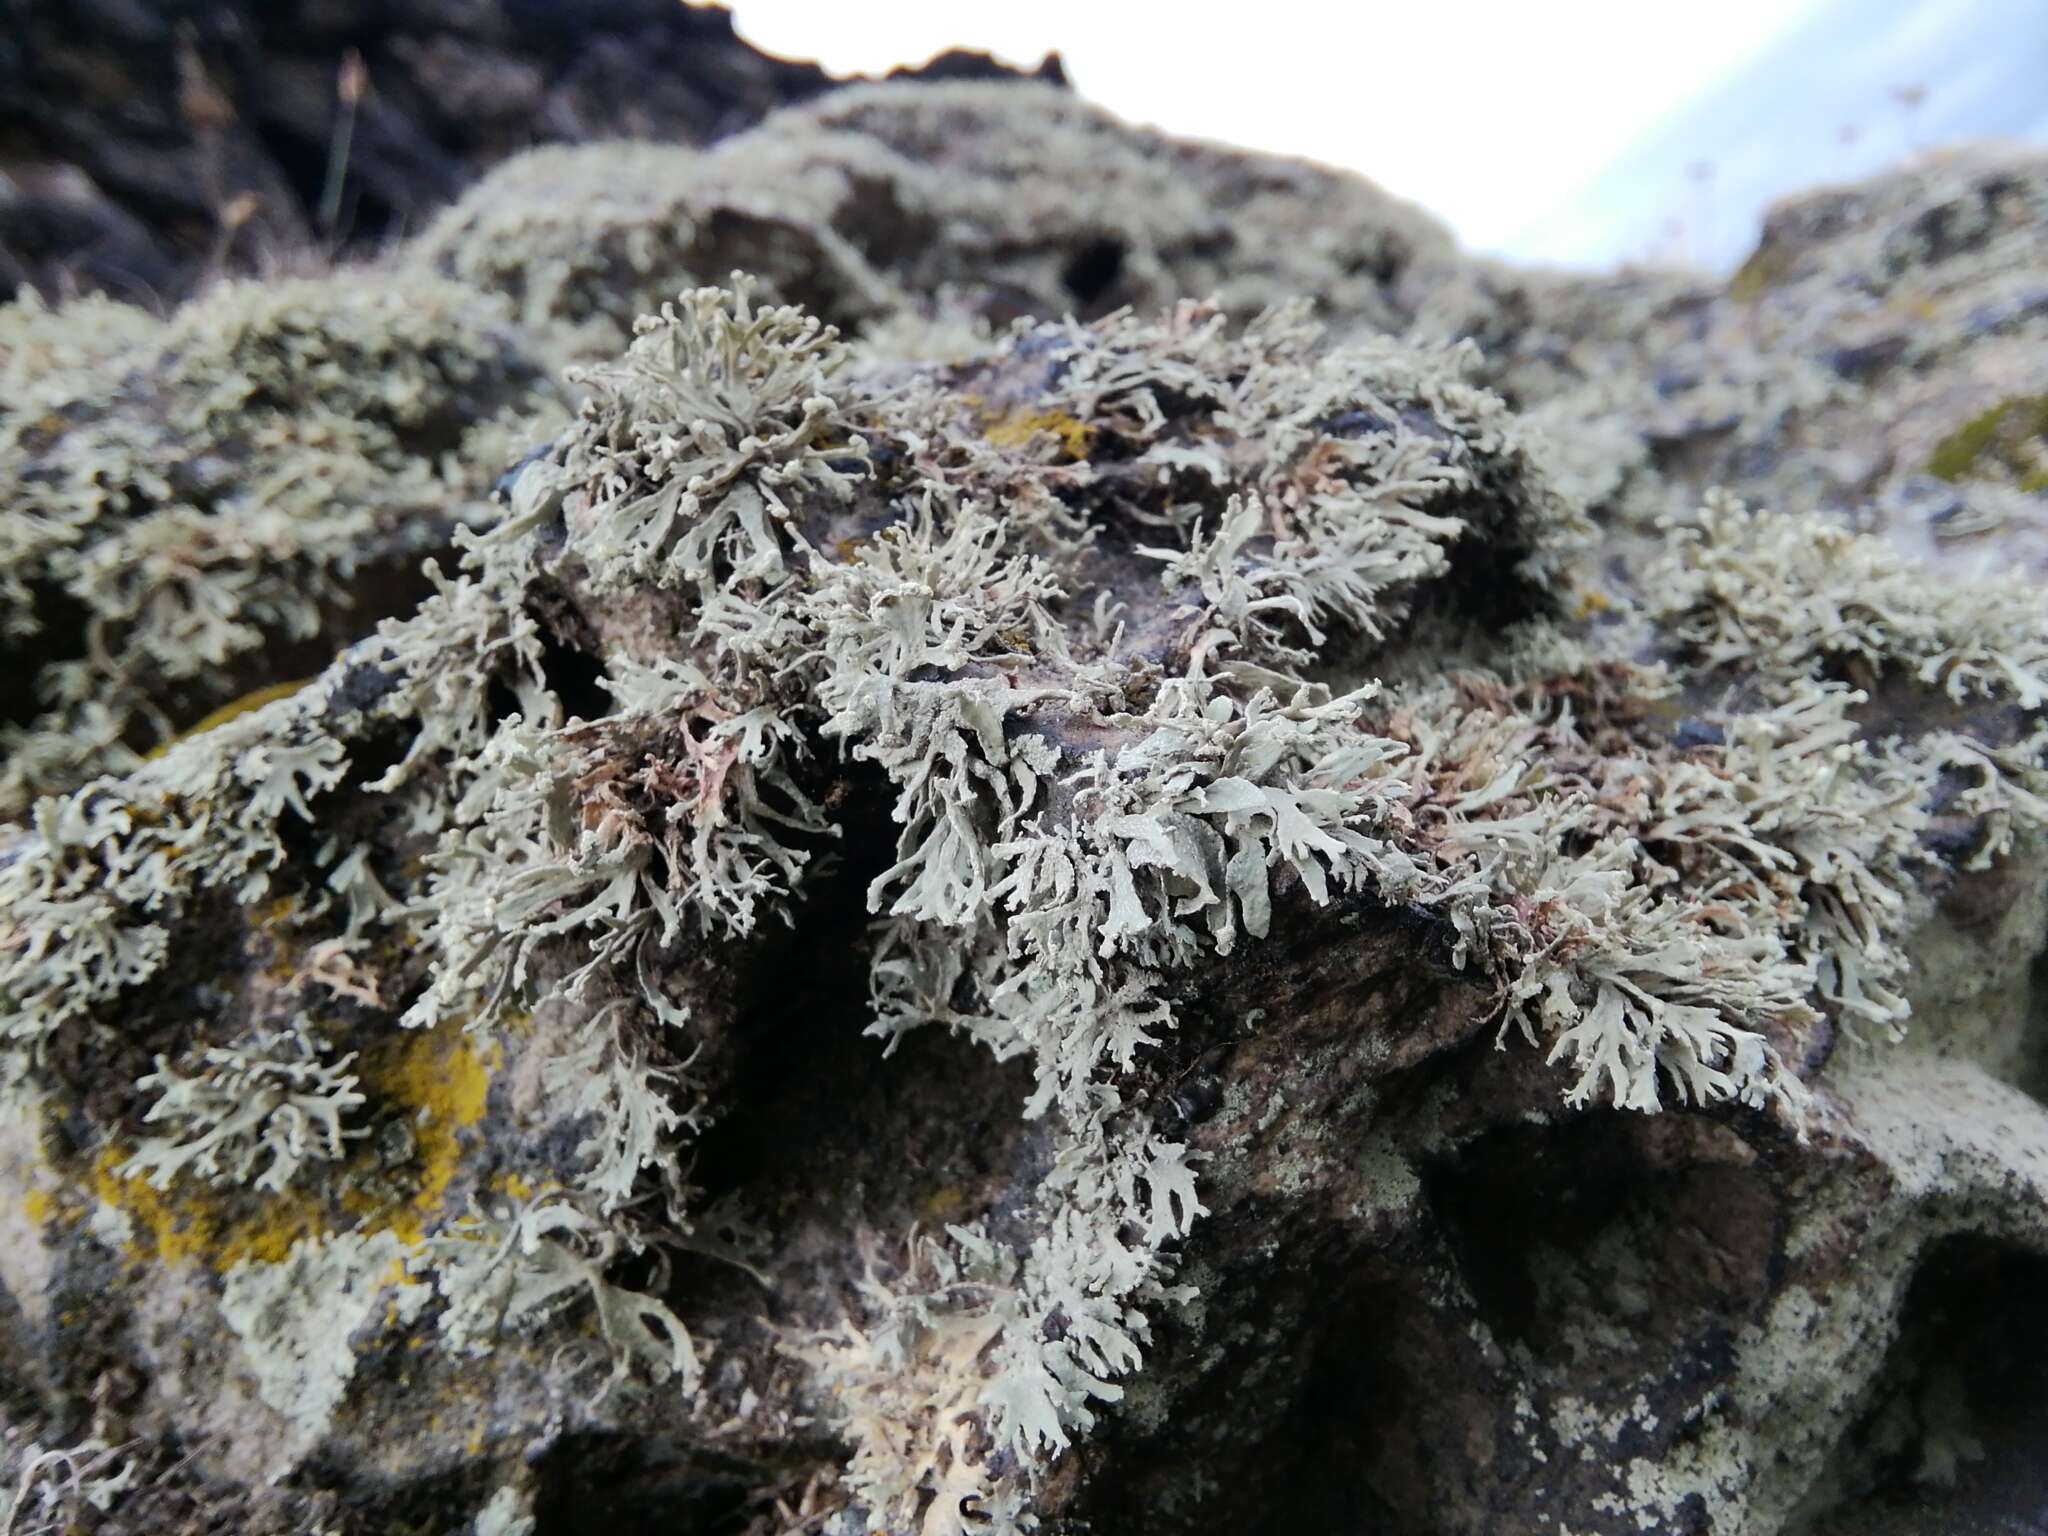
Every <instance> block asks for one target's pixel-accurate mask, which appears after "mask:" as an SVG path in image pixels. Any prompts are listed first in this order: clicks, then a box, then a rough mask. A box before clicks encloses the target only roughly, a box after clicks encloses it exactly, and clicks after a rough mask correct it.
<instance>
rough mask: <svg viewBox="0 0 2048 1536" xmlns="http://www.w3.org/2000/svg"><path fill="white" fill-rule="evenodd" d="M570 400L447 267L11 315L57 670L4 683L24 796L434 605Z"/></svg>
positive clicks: (31, 562)
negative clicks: (390, 620) (510, 471)
mask: <svg viewBox="0 0 2048 1536" xmlns="http://www.w3.org/2000/svg"><path fill="white" fill-rule="evenodd" d="M559 399H560V397H559V395H558V392H557V390H556V388H555V386H554V385H553V384H552V382H551V379H550V375H549V373H548V371H547V369H546V368H545V367H544V365H543V364H542V362H541V361H540V360H539V359H538V358H537V357H536V356H535V354H534V352H533V349H532V347H531V346H530V344H529V342H528V340H527V338H526V337H525V335H524V334H523V333H522V332H521V331H520V330H519V329H518V328H516V327H515V326H514V325H513V324H512V323H511V321H510V319H509V316H508V315H507V313H506V311H505V308H504V306H503V304H502V303H501V302H500V301H498V300H495V299H493V298H490V297H488V296H486V295H484V294H482V293H479V292H478V291H476V290H474V289H469V288H462V287H458V286H456V285H454V284H451V283H442V282H435V281H432V280H427V279H417V280H411V281H403V282H388V283H387V282H378V283H364V282H362V281H361V280H359V279H357V278H355V277H349V278H325V279H310V280H301V281H295V282H283V283H276V284H244V285H235V286H229V287H224V288H221V289H218V290H216V291H215V292H214V293H213V294H211V295H210V296H209V297H207V298H206V299H204V300H202V301H200V302H197V303H195V304H193V305H192V306H190V307H189V308H187V309H185V310H184V311H182V312H180V313H179V314H178V315H177V316H176V317H175V318H174V319H172V320H171V321H169V322H168V323H161V324H159V323H157V322H154V321H150V320H148V319H147V318H146V317H144V316H142V315H141V314H140V312H139V311H136V310H132V309H128V308H126V307H123V306H120V305H115V304H111V303H107V302H105V301H99V300H94V301H87V302H84V303H80V304H76V305H71V306H67V307H65V308H63V309H60V310H54V311H52V310H47V309H44V308H42V307H41V306H40V305H38V304H36V303H35V302H34V301H33V300H29V301H26V302H23V303H20V304H15V305H12V306H9V307H7V308H4V309H0V401H4V403H0V633H5V634H6V635H7V636H8V637H9V640H10V643H11V644H13V645H16V646H29V647H32V648H33V649H32V651H31V652H30V654H33V655H34V656H35V657H36V658H37V659H38V661H39V662H40V665H39V666H35V667H31V668H26V669H10V673H9V675H8V676H7V678H6V679H5V680H4V681H0V703H4V714H0V718H5V719H6V720H7V721H8V722H9V723H8V724H7V725H6V727H5V735H4V737H0V740H4V743H5V747H6V750H7V753H8V759H7V763H6V765H5V768H4V770H0V811H5V812H6V813H9V814H19V813H20V812H21V810H22V809H23V808H24V807H25V806H26V805H27V803H28V801H29V800H30V799H31V798H32V797H33V796H34V795H35V794H37V793H39V792H41V791H45V790H50V789H63V788H69V787H70V786H71V785H73V784H76V783H78V782H79V781H80V779H81V778H83V777H84V776H86V775H88V774H90V773H91V772H93V771H94V770H96V769H98V768H102V767H107V768H118V767H125V766H132V765H133V764H134V763H136V762H137V761H139V758H140V754H141V753H143V752H144V751H146V750H148V749H149V748H151V747H152V746H155V745H157V744H159V743H161V742H162V741H164V740H165V739H167V738H168V737H169V736H171V735H172V734H174V733H175V732H176V731H178V730H180V729H182V728H184V727H187V726H190V725H191V724H193V723H194V722H195V721H197V720H199V719H201V718H202V717H204V716H206V715H207V714H208V712H209V711H212V710H214V709H215V708H217V707H218V706H220V705H222V704H223V703H225V702H227V701H229V700H232V699H235V698H237V697H238V696H241V695H243V694H246V693H247V692H248V691H249V690H250V689H252V688H258V687H262V686H265V685H273V684H275V683H277V682H279V681H281V680H284V679H291V678H295V677H296V678H303V677H304V676H305V675H307V674H308V673H310V672H313V671H316V670H318V668H319V667H321V666H322V665H324V664H325V663H326V661H327V660H328V659H329V658H331V657H332V655H333V653H334V651H335V650H336V649H337V648H338V644H339V643H341V642H345V641H346V640H347V639H348V638H350V637H352V636H353V635H356V634H360V633H362V632H363V631H364V629H366V628H367V627H369V626H370V625H373V624H374V623H375V621H376V619H377V618H378V617H380V616H381V615H382V614H385V613H393V612H398V611H401V610H403V609H406V608H409V607H411V605H412V604H413V603H414V602H415V601H417V598H418V596H419V594H420V592H421V590H422V583H421V581H420V579H419V576H418V569H419V564H420V561H421V559H422V558H423V557H425V556H426V555H429V554H432V553H435V552H437V551H440V550H442V549H445V548H446V547H447V544H448V540H449V538H450V536H451V534H452V532H453V530H454V529H455V528H456V527H457V526H459V525H460V524H462V523H464V522H475V521H477V520H479V519H480V518H481V517H482V516H483V515H484V509H485V500H486V498H487V496H488V495H489V492H490V489H491V486H492V484H493V482H494V481H495V480H496V479H497V477H498V476H499V474H500V473H502V471H503V467H504V465H505V464H506V463H507V462H509V461H510V460H511V459H513V458H516V457H517V455H518V453H519V452H520V451H521V449H522V447H523V446H524V445H525V444H526V443H529V442H531V441H532V440H533V437H534V434H535V433H537V432H540V433H544V432H545V431H546V430H548V428H549V427H550V426H551V425H552V424H553V423H555V422H558V421H559V420H560V419H561V415H562V408H561V405H560V403H559Z"/></svg>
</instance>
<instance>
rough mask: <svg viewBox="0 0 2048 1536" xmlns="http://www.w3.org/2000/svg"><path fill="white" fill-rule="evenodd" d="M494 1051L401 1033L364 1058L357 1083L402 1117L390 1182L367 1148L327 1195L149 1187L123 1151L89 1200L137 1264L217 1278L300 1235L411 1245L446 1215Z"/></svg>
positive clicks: (446, 1027)
mask: <svg viewBox="0 0 2048 1536" xmlns="http://www.w3.org/2000/svg"><path fill="white" fill-rule="evenodd" d="M498 1055H499V1052H498V1049H497V1047H496V1046H494V1045H480V1044H479V1043H478V1041H477V1040H476V1039H475V1037H473V1036H471V1035H468V1034H466V1033H465V1032H464V1031H463V1030H462V1028H461V1026H460V1025H459V1024H454V1023H449V1024H443V1025H441V1026H440V1027H438V1028H435V1029H431V1030H418V1031H405V1032H403V1033H401V1034H399V1035H398V1036H397V1037H396V1038H394V1039H392V1040H390V1041H387V1042H385V1043H383V1044H380V1045H378V1046H376V1047H374V1048H373V1049H371V1050H369V1051H367V1052H365V1053H364V1060H363V1063H362V1065H361V1068H360V1074H361V1077H362V1079H363V1081H364V1083H365V1084H367V1085H368V1086H369V1087H371V1088H372V1089H374V1090H375V1091H376V1093H377V1095H378V1100H379V1101H380V1102H381V1103H383V1104H384V1105H386V1106H388V1107H389V1108H391V1109H394V1110H396V1111H397V1112H398V1113H400V1114H402V1115H405V1116H406V1117H407V1123H408V1124H409V1126H410V1127H411V1130H412V1136H413V1149H414V1155H413V1161H412V1166H411V1167H410V1168H408V1169H404V1170H398V1171H395V1172H396V1177H392V1176H386V1175H383V1174H382V1173H381V1171H380V1170H377V1169H375V1168H374V1167H373V1166H370V1165H371V1164H372V1162H373V1160H374V1158H375V1157H376V1155H377V1154H376V1153H375V1152H374V1151H373V1150H372V1149H371V1148H370V1146H369V1143H368V1141H367V1140H365V1141H359V1142H356V1143H355V1144H354V1145H353V1148H352V1150H351V1154H350V1156H349V1158H348V1160H347V1161H346V1162H345V1163H343V1164H342V1165H341V1166H340V1168H339V1169H338V1170H337V1174H338V1176H337V1178H336V1179H335V1180H334V1181H333V1184H332V1185H331V1186H330V1189H335V1190H338V1194H335V1193H327V1194H320V1193H315V1192H312V1191H307V1190H299V1189H289V1190H286V1191H284V1192H283V1193H281V1194H274V1195H258V1194H255V1193H253V1192H251V1191H247V1190H219V1189H214V1188H210V1187H208V1186H206V1185H203V1184H199V1183H196V1182H193V1181H190V1180H181V1181H178V1182H177V1183H174V1184H173V1185H172V1186H171V1187H170V1188H169V1189H161V1190H160V1189H157V1188H155V1187H153V1186H152V1185H151V1184H149V1183H148V1182H147V1181H146V1180H143V1179H137V1178H130V1177H128V1176H127V1175H125V1174H123V1173H122V1172H121V1167H122V1165H123V1164H124V1163H125V1162H127V1160H128V1149H126V1148H124V1147H119V1146H109V1147H107V1148H105V1149H104V1150H103V1151H102V1152H101V1153H100V1155H99V1158H98V1160H97V1162H95V1164H94V1165H93V1173H92V1190H93V1193H94V1194H96V1195H97V1196H98V1197H99V1199H100V1200H101V1201H102V1202H104V1203H105V1204H107V1205H109V1206H112V1207H113V1208H114V1209H116V1210H118V1211H121V1212H122V1213H124V1214H125V1215H126V1216H127V1217H128V1218H129V1220H130V1222H131V1224H132V1225H133V1227H134V1228H135V1229H136V1231H137V1233H138V1238H137V1248H138V1250H141V1251H142V1252H139V1253H138V1254H137V1256H138V1257H139V1256H142V1253H143V1252H146V1253H151V1254H154V1255H155V1257H156V1258H157V1260H158V1261H159V1262H161V1263H165V1264H182V1263H188V1262H193V1263H204V1264H205V1265H207V1266H208V1267H209V1268H211V1269H213V1270H215V1271H221V1272H224V1271H226V1270H228V1269H231V1268H232V1267H234V1266H235V1265H236V1264H238V1263H240V1262H242V1261H243V1260H244V1259H252V1260H255V1261H257V1262H260V1263H265V1264H277V1263H281V1262H283V1260H284V1259H285V1258H286V1256H287V1255H289V1254H290V1252H291V1248H292V1244H293V1243H295V1242H297V1241H298V1240H299V1239H300V1238H303V1237H328V1236H332V1235H333V1234H334V1233H336V1232H338V1231H342V1230H353V1231H356V1232H360V1233H364V1234H372V1233H377V1232H389V1233H391V1234H392V1235H393V1236H394V1237H396V1238H397V1239H398V1240H399V1241H400V1242H401V1243H403V1244H405V1245H406V1246H407V1247H417V1246H419V1244H420V1243H421V1242H422V1241H423V1240H424V1239H425V1237H426V1235H427V1231H428V1229H429V1227H430V1226H431V1225H432V1223H433V1222H435V1221H436V1220H437V1219H438V1218H439V1217H440V1216H441V1214H442V1211H443V1206H444V1203H445V1201H446V1200H447V1197H448V1189H449V1186H450V1185H451V1184H452V1183H454V1181H455V1175H456V1173H457V1171H458V1170H459V1168H460V1166H461V1161H462V1141H461V1133H462V1131H463V1130H464V1129H466V1128H467V1127H469V1126H473V1125H475V1124H476V1123H477V1122H478V1121H479V1120H481V1119H482V1118H483V1114H484V1102H485V1099H486V1097H487V1096H488V1094H489V1092H490V1083H491V1072H492V1071H493V1070H494V1069H495V1068H496V1066H497V1065H498Z"/></svg>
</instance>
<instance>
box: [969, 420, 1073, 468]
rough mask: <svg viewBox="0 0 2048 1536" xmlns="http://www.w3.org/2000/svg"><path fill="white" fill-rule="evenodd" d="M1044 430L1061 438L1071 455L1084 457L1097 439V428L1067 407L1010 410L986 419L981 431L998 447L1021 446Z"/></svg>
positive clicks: (1067, 453)
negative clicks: (1045, 409) (1074, 415)
mask: <svg viewBox="0 0 2048 1536" xmlns="http://www.w3.org/2000/svg"><path fill="white" fill-rule="evenodd" d="M1041 432H1044V433H1048V434H1050V435H1051V436H1052V437H1054V438H1057V439H1058V440H1059V445H1060V448H1061V450H1062V451H1063V452H1064V453H1065V454H1066V456H1067V457H1068V458H1070V459H1085V458H1087V457H1088V450H1089V448H1090V447H1091V446H1093V444H1094V441H1095V429H1094V428H1092V427H1090V426H1089V425H1088V424H1087V423H1086V422H1084V421H1078V420H1076V419H1075V418H1074V417H1072V416H1069V415H1068V414H1067V413H1066V412H1065V411H1023V410H1017V411H1009V412H1006V413H1004V414H1003V415H1001V416H997V417H994V418H992V419H989V420H985V421H984V422H983V423H982V428H981V435H982V436H983V437H985V438H987V439H988V440H989V442H991V443H992V444H994V445H995V446H996V447H998V448H1022V447H1023V446H1024V445H1025V444H1026V443H1028V442H1030V441H1031V439H1033V438H1034V437H1036V436H1038V434H1039V433H1041Z"/></svg>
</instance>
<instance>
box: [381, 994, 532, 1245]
mask: <svg viewBox="0 0 2048 1536" xmlns="http://www.w3.org/2000/svg"><path fill="white" fill-rule="evenodd" d="M500 1056H501V1052H500V1050H499V1048H498V1047H497V1046H496V1045H495V1044H483V1043H480V1042H479V1041H478V1040H477V1038H476V1036H474V1035H472V1034H470V1033H468V1032H467V1031H466V1030H464V1029H463V1028H462V1026H461V1025H460V1024H459V1023H455V1022H444V1023H442V1024H439V1025H437V1026H436V1027H434V1028H433V1029H425V1030H408V1031H405V1032H403V1033H401V1034H400V1035H398V1036H396V1037H395V1038H393V1039H391V1040H388V1041H385V1042H383V1043H382V1044H380V1045H378V1046H376V1047H375V1048H374V1049H372V1050H369V1051H366V1052H364V1053H363V1059H362V1062H361V1065H360V1067H359V1070H360V1072H361V1074H362V1079H363V1082H364V1083H365V1084H366V1085H368V1086H369V1087H370V1088H371V1089H372V1090H373V1091H374V1092H375V1093H376V1095H377V1096H378V1098H379V1099H380V1100H381V1101H382V1102H384V1103H386V1104H389V1105H391V1106H393V1107H396V1108H399V1109H402V1110H409V1111H411V1120H410V1123H411V1126H412V1133H413V1144H414V1148H415V1158H416V1161H417V1181H416V1183H415V1185H414V1189H413V1192H412V1194H411V1197H410V1198H409V1199H406V1200H404V1201H402V1202H400V1203H396V1204H392V1203H388V1202H385V1201H381V1200H379V1199H378V1198H377V1197H376V1196H375V1195H374V1194H373V1193H372V1192H371V1191H369V1190H368V1189H362V1188H352V1189H350V1190H349V1191H348V1192H347V1193H345V1194H344V1196H343V1204H344V1205H345V1206H346V1207H347V1208H348V1209H349V1210H350V1211H351V1212H352V1213H354V1214H356V1215H359V1216H362V1217H364V1218H365V1219H366V1221H367V1222H368V1224H370V1225H372V1226H374V1227H378V1228H383V1229H387V1230H389V1231H390V1232H391V1233H392V1234H393V1235H395V1236H396V1237H397V1238H398V1240H399V1241H400V1242H402V1243H405V1244H407V1245H408V1246H417V1245H418V1244H419V1243H420V1242H421V1240H422V1239H424V1238H425V1236H426V1234H427V1228H428V1226H429V1225H430V1224H431V1223H432V1222H433V1221H434V1220H436V1219H437V1218H438V1217H439V1216H440V1215H441V1214H442V1208H443V1203H444V1202H445V1201H446V1199H447V1196H448V1186H449V1185H450V1184H452V1183H453V1182H454V1180H455V1174H456V1171H457V1169H458V1168H459V1166H460V1164H461V1161H462V1139H461V1133H462V1132H463V1131H464V1130H465V1129H467V1128H468V1127H470V1126H473V1125H475V1124H476V1123H477V1122H478V1121H479V1120H481V1119H483V1117H484V1104H485V1101H486V1100H487V1099H488V1097H489V1095H490V1090H491V1073H492V1072H493V1071H495V1070H496V1069H497V1067H498V1065H499V1060H500Z"/></svg>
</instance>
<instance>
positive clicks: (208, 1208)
mask: <svg viewBox="0 0 2048 1536" xmlns="http://www.w3.org/2000/svg"><path fill="white" fill-rule="evenodd" d="M127 1161H128V1154H127V1153H126V1151H124V1150H123V1149H122V1148H120V1147H113V1146H110V1147H107V1148H105V1149H103V1150H102V1151H101V1153H100V1155H99V1159H98V1160H97V1161H96V1162H95V1163H94V1164H93V1173H92V1187H93V1193H94V1194H96V1195H98V1196H99V1198H100V1200H101V1202H102V1203H104V1204H106V1205H109V1206H112V1207H113V1208H114V1209H115V1210H118V1211H120V1212H122V1213H123V1214H124V1215H126V1216H127V1217H128V1218H129V1220H130V1222H131V1223H133V1225H134V1226H135V1227H136V1228H138V1229H140V1231H141V1232H142V1233H143V1234H145V1235H146V1236H145V1244H146V1247H147V1250H148V1251H149V1252H152V1253H154V1254H155V1255H156V1258H157V1260H158V1262H160V1263H163V1264H173V1265H175V1264H185V1263H203V1264H205V1265H206V1266H207V1267H208V1268H210V1269H213V1270H215V1271H226V1270H229V1269H232V1268H233V1267H234V1266H235V1265H237V1264H239V1263H241V1262H242V1261H243V1260H244V1259H254V1260H256V1261H257V1262H259V1263H263V1264H279V1263H282V1262H283V1261H284V1259H285V1257H286V1256H287V1255H288V1254H289V1253H290V1252H291V1251H292V1244H293V1243H295V1242H297V1241H298V1240H299V1239H300V1238H302V1237H324V1236H326V1235H327V1234H328V1232H329V1231H330V1230H331V1228H330V1226H329V1223H328V1221H327V1219H326V1215H325V1213H324V1212H323V1211H322V1209H321V1206H320V1202H318V1201H316V1200H314V1199H313V1198H312V1197H310V1196H308V1195H305V1194H302V1193H300V1192H298V1191H295V1190H288V1191H286V1192H285V1193H283V1194H280V1195H265V1196H258V1195H250V1194H246V1193H243V1194H240V1195H239V1198H232V1199H231V1197H230V1196H228V1195H226V1194H224V1193H221V1192H218V1191H215V1190H212V1189H209V1188H207V1187H206V1186H204V1185H200V1184H195V1183H192V1182H191V1181H185V1182H182V1183H179V1184H175V1185H173V1186H172V1187H171V1188H169V1189H157V1188H156V1187H155V1186H154V1185H152V1184H150V1183H149V1181H148V1180H146V1179H133V1178H129V1177H128V1176H127V1175H126V1174H124V1173H122V1172H121V1165H122V1164H123V1163H125V1162H127ZM139 1246H142V1245H139ZM136 1256H137V1257H140V1256H141V1255H140V1254H137V1255H136Z"/></svg>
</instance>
